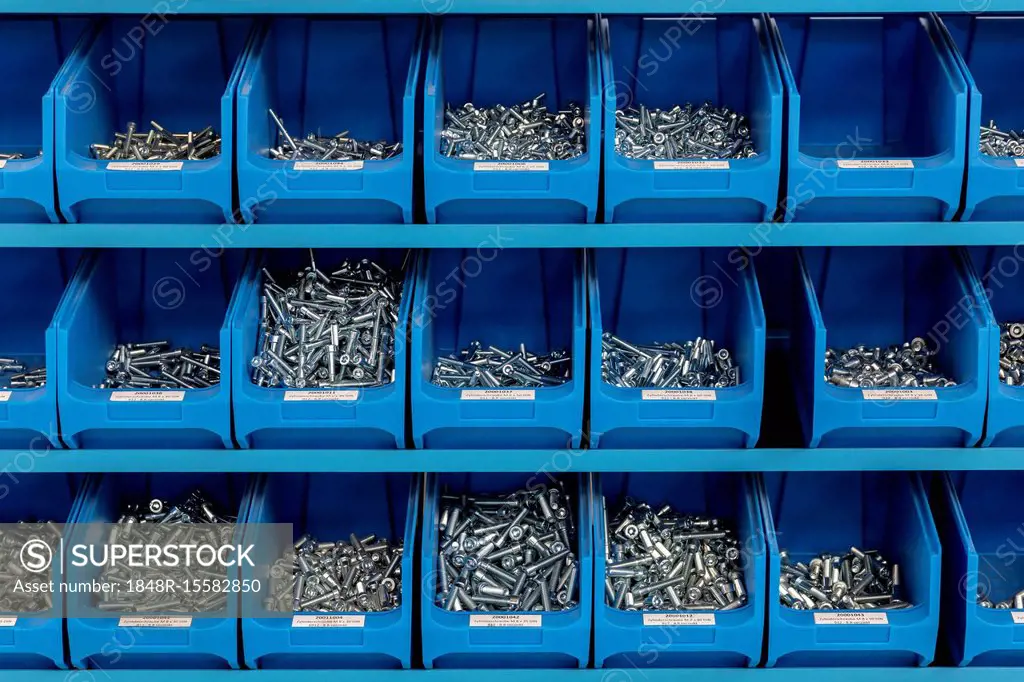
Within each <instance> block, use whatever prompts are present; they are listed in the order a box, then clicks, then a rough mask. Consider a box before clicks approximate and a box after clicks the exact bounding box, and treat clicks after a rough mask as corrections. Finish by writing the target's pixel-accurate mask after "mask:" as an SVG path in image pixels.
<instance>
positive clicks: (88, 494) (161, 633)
mask: <svg viewBox="0 0 1024 682" xmlns="http://www.w3.org/2000/svg"><path fill="white" fill-rule="evenodd" d="M87 485H88V488H87V490H86V491H85V492H84V497H83V499H82V501H81V503H80V508H79V510H78V516H77V519H76V524H75V526H74V528H73V529H72V531H71V533H70V535H69V540H68V541H67V545H68V546H71V545H75V544H85V545H87V546H94V547H97V548H98V547H101V546H102V545H103V544H104V543H106V541H107V540H106V538H107V537H108V534H109V528H110V526H109V525H107V524H113V523H117V521H118V519H120V518H121V515H122V514H123V513H124V509H125V506H126V505H128V504H142V505H146V504H148V503H149V501H150V500H152V499H154V498H159V499H161V500H169V501H178V500H182V499H185V498H187V497H188V496H189V495H190V494H191V493H192V492H193V491H195V490H197V489H198V490H202V491H203V493H204V494H205V495H206V498H207V499H208V500H210V501H211V502H212V503H213V506H214V507H215V509H216V510H218V511H220V513H223V514H235V515H237V517H238V522H239V523H243V522H244V521H245V519H246V516H247V515H248V512H249V506H250V504H251V501H252V480H251V479H250V477H249V476H248V475H247V474H237V473H235V474H198V473H163V474H149V473H132V474H128V473H117V474H103V475H96V476H94V477H92V479H91V480H90V482H89V483H87ZM235 541H236V542H238V543H241V541H242V536H241V529H238V530H236V536H235ZM173 570H177V569H168V571H173ZM68 574H69V577H68V581H69V582H72V583H76V584H78V583H86V582H91V581H93V580H95V579H98V577H99V575H100V569H99V568H98V567H95V566H85V567H81V568H80V567H75V566H70V565H69V568H68ZM174 575H176V576H177V575H178V574H177V573H175V574H174ZM227 575H228V577H229V578H231V579H235V578H238V577H239V574H238V572H237V571H230V570H229V572H228V574H227ZM178 579H179V580H180V578H178ZM236 597H237V594H236V595H235V596H234V597H232V596H231V595H230V594H229V596H228V602H227V603H228V606H227V610H226V612H225V617H224V618H217V617H212V616H204V617H201V618H192V619H191V623H189V624H187V625H185V624H181V623H179V624H176V625H175V626H170V627H155V626H149V625H137V624H126V625H124V626H122V625H120V619H121V616H122V615H127V616H129V617H133V618H135V617H140V616H141V617H145V614H132V613H123V614H119V615H115V616H114V617H110V618H108V617H106V616H105V615H102V614H106V613H109V612H105V611H101V610H100V609H98V608H96V607H95V606H94V600H95V598H96V595H94V594H89V593H81V592H77V593H73V594H68V596H67V604H68V614H69V615H72V614H82V615H85V614H89V617H87V618H83V617H69V618H68V619H67V630H68V647H69V650H70V653H71V664H72V665H73V666H74V667H76V668H83V669H98V670H109V669H133V668H142V669H144V668H149V669H153V668H156V669H193V668H219V669H228V668H238V667H239V653H238V652H239V639H238V613H239V610H238V602H237V598H236ZM94 614H95V615H94ZM184 617H185V618H187V616H184ZM133 623H134V622H133Z"/></svg>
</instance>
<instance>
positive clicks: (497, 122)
mask: <svg viewBox="0 0 1024 682" xmlns="http://www.w3.org/2000/svg"><path fill="white" fill-rule="evenodd" d="M544 97H545V94H544V93H541V94H539V95H537V96H536V97H534V98H533V99H532V100H527V101H525V102H523V103H522V104H516V105H513V106H510V107H508V106H505V105H503V104H496V105H494V106H493V107H476V106H474V105H473V103H472V102H467V103H466V104H463V105H462V106H461V107H453V106H452V105H451V104H448V105H447V107H446V108H445V112H444V130H442V131H441V154H442V155H444V156H447V157H452V158H456V159H464V160H467V161H549V160H550V161H566V160H568V159H573V158H576V157H577V156H580V155H582V154H583V153H584V152H586V150H587V140H586V120H585V119H584V118H583V107H581V106H580V105H579V104H577V103H575V102H570V103H569V105H568V106H567V107H566V108H565V109H560V110H559V111H557V112H552V111H548V108H547V106H546V105H545V104H544Z"/></svg>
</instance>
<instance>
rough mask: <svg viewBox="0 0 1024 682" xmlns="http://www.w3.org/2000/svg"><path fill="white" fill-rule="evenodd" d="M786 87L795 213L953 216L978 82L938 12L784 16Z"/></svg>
mask: <svg viewBox="0 0 1024 682" xmlns="http://www.w3.org/2000/svg"><path fill="white" fill-rule="evenodd" d="M772 28H773V37H774V39H775V46H776V49H777V51H778V52H777V54H778V56H779V61H780V64H781V68H782V80H783V83H784V84H785V87H786V98H787V119H788V121H789V127H788V133H787V135H788V140H787V143H786V147H787V149H788V155H787V168H788V171H787V174H788V179H787V181H786V182H785V183H784V192H785V194H786V196H785V198H784V199H783V200H782V202H781V204H782V205H781V208H782V211H783V212H784V214H785V218H786V220H794V219H795V220H801V221H819V222H856V221H877V220H889V221H894V220H895V221H899V220H951V219H952V218H953V215H954V214H955V213H956V212H957V210H958V208H959V206H960V190H961V187H962V186H963V179H964V144H965V143H966V126H967V84H966V82H965V81H964V78H963V76H962V75H961V74H960V69H959V68H958V67H957V64H956V59H955V58H954V56H953V53H952V50H951V49H950V47H949V45H948V44H947V42H946V41H945V40H944V39H943V36H942V31H941V29H940V28H939V26H938V24H937V22H936V21H935V20H934V19H932V18H930V17H928V16H917V15H913V14H891V15H886V16H884V17H881V16H873V17H872V16H862V17H831V16H817V17H806V16H798V15H779V16H773V18H772Z"/></svg>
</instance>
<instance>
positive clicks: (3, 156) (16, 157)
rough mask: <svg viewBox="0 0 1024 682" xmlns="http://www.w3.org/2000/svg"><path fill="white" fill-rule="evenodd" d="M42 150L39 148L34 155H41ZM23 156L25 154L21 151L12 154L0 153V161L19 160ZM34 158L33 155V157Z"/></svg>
mask: <svg viewBox="0 0 1024 682" xmlns="http://www.w3.org/2000/svg"><path fill="white" fill-rule="evenodd" d="M42 154H43V151H42V150H39V153H38V154H36V155H35V156H42ZM24 158H25V155H24V154H22V153H21V152H14V153H12V154H0V161H21V160H23V159H24ZM33 158H34V157H33Z"/></svg>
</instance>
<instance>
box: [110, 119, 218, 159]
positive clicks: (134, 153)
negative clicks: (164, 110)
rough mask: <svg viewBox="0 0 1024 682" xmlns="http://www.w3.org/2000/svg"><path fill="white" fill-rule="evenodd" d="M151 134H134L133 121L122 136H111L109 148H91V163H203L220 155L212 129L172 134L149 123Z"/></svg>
mask: <svg viewBox="0 0 1024 682" xmlns="http://www.w3.org/2000/svg"><path fill="white" fill-rule="evenodd" d="M149 125H150V130H149V132H146V133H141V132H136V126H135V122H134V121H129V122H128V126H127V129H126V130H125V132H123V133H114V141H113V142H111V143H110V144H100V143H97V144H94V145H92V146H91V147H90V149H91V150H92V156H93V158H94V159H100V160H102V161H204V160H206V159H212V158H213V157H215V156H218V155H219V154H220V147H221V145H220V135H219V134H217V132H216V131H214V129H213V126H207V127H205V128H203V129H202V130H200V131H199V132H198V133H196V132H193V131H191V130H190V131H188V132H187V133H171V132H168V131H167V130H166V129H164V128H163V127H162V126H161V125H160V124H159V123H157V122H156V121H150V122H149Z"/></svg>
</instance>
